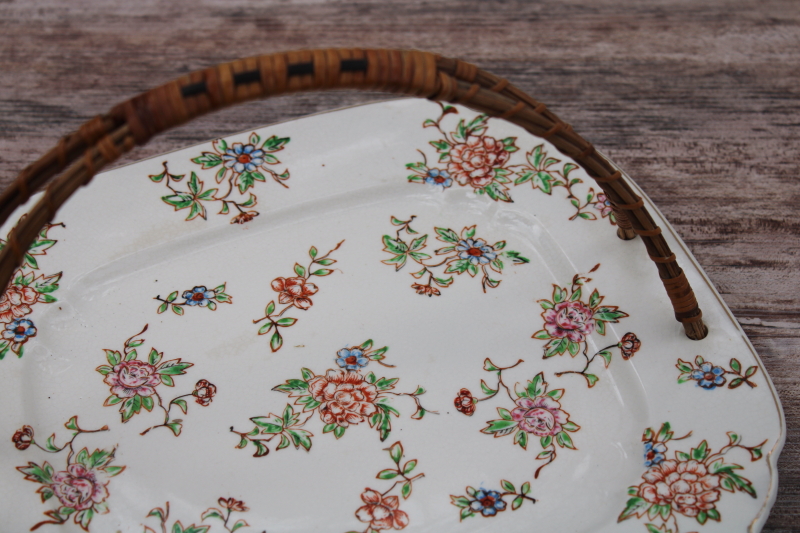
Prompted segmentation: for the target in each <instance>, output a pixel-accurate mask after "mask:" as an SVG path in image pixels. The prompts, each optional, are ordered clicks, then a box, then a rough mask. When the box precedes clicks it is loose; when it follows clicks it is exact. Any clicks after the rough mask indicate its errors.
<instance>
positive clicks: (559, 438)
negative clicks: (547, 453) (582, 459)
mask: <svg viewBox="0 0 800 533" xmlns="http://www.w3.org/2000/svg"><path fill="white" fill-rule="evenodd" d="M556 442H557V443H558V445H559V446H561V447H562V448H569V449H571V450H574V449H575V445H574V444H572V437H570V436H569V434H568V433H567V432H566V431H561V432H559V433H557V434H556Z"/></svg>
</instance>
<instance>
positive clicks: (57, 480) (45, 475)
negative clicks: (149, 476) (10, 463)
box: [11, 416, 125, 531]
mask: <svg viewBox="0 0 800 533" xmlns="http://www.w3.org/2000/svg"><path fill="white" fill-rule="evenodd" d="M64 427H65V428H67V429H68V430H70V431H72V438H70V439H69V440H68V441H67V442H66V443H65V444H64V445H63V446H58V445H57V444H56V443H55V440H56V435H55V433H53V434H52V435H50V437H48V438H47V440H46V441H45V443H44V444H41V443H40V442H37V441H36V438H35V434H34V430H33V428H32V427H31V426H23V427H22V428H21V429H19V430H18V431H16V432H15V433H14V436H13V437H12V438H11V440H12V442H13V443H14V446H15V447H16V448H17V449H18V450H21V451H24V450H27V449H28V448H29V447H31V446H34V447H36V448H39V449H40V450H42V451H44V452H47V453H51V454H57V453H61V452H63V451H65V450H67V451H68V453H67V457H66V469H65V470H62V471H59V472H56V471H55V469H54V468H53V466H52V465H51V464H50V463H48V462H47V461H45V462H44V463H42V464H41V465H39V464H37V463H33V462H29V463H28V464H27V465H26V466H18V467H17V470H19V471H20V472H21V473H22V474H24V475H25V479H26V480H27V481H33V482H34V483H39V484H40V485H41V487H39V489H38V490H37V491H36V492H37V493H38V494H39V495H40V496H41V498H42V503H45V502H47V501H50V500H52V499H53V498H55V501H57V502H58V507H57V508H56V509H51V510H49V511H45V513H44V514H45V516H47V518H48V519H47V520H44V521H42V522H39V523H38V524H35V525H34V526H33V527H31V531H35V530H37V529H39V528H40V527H42V526H44V525H47V524H55V525H60V524H65V523H67V522H69V520H70V518H72V521H73V522H74V523H75V524H77V525H79V526H80V527H81V529H83V530H84V531H89V525H90V524H91V522H92V519H93V518H94V517H95V515H98V514H106V513H108V511H109V508H108V503H107V502H106V499H107V498H108V496H109V492H108V485H109V481H110V479H111V478H112V477H114V476H116V475H118V474H120V473H122V471H123V470H125V467H124V466H111V463H112V462H113V461H114V452H115V451H116V449H112V450H95V451H93V452H89V450H88V449H87V448H83V449H81V450H79V451H78V452H77V453H76V452H75V448H74V442H75V439H76V438H77V437H78V436H79V435H82V434H84V433H98V432H101V431H108V426H103V427H102V428H100V429H93V430H87V429H83V428H81V427H80V425H79V424H78V417H77V416H73V417H72V418H70V419H69V420H68V421H67V423H66V424H64Z"/></svg>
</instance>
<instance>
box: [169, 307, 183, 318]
mask: <svg viewBox="0 0 800 533" xmlns="http://www.w3.org/2000/svg"><path fill="white" fill-rule="evenodd" d="M172 312H173V313H175V314H176V315H178V316H182V315H183V307H181V306H178V305H173V306H172Z"/></svg>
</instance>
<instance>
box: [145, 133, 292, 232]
mask: <svg viewBox="0 0 800 533" xmlns="http://www.w3.org/2000/svg"><path fill="white" fill-rule="evenodd" d="M289 141H290V139H289V138H288V137H278V136H276V135H273V136H271V137H270V138H268V139H267V140H265V141H264V142H263V143H262V142H261V137H260V136H259V135H258V134H256V133H251V134H250V137H249V138H248V142H247V143H240V142H237V143H233V144H232V145H231V146H228V143H227V141H225V140H224V139H219V140H217V141H214V142H213V143H212V145H211V146H212V148H213V151H212V152H203V153H202V154H201V155H200V156H199V157H195V158H193V159H192V162H194V163H197V164H198V165H200V166H201V168H202V169H203V170H209V169H213V168H216V167H220V168H219V170H217V172H216V174H215V176H214V179H215V180H216V182H217V184H219V185H220V188H213V189H206V188H205V184H204V183H203V181H201V180H200V179H199V178H198V177H197V174H196V173H195V172H192V173H191V176H190V178H189V180H188V181H187V182H186V185H187V189H188V190H185V191H181V190H178V189H176V187H177V186H178V184H179V183H180V182H181V181H182V180H183V178H184V177H185V174H180V175H177V174H171V173H170V172H169V169H168V168H167V162H166V161H165V162H164V163H163V166H164V171H163V172H162V173H160V174H153V175H151V176H150V179H151V180H152V181H153V182H155V183H162V182H163V183H164V184H165V185H166V187H167V188H168V189H169V190H170V193H171V194H168V195H166V196H163V197H162V198H161V199H162V200H163V201H164V203H166V204H169V205H171V206H172V207H173V208H174V209H175V211H180V210H183V209H188V210H189V213H188V215H187V216H186V220H194V219H195V218H197V217H201V218H203V219H206V218H207V211H206V205H207V204H209V203H214V202H219V203H220V204H221V206H220V211H219V214H220V215H227V214H230V213H237V214H236V215H235V216H233V217H232V218H231V224H244V223H245V222H249V221H251V220H253V218H255V217H256V216H258V211H255V210H253V209H252V208H253V207H255V206H256V204H257V198H256V195H254V194H253V193H252V192H251V193H248V194H249V196H248V197H247V199H239V200H238V201H237V200H235V199H233V198H232V195H233V194H234V191H236V192H237V193H238V194H239V195H244V194H245V193H247V191H248V190H250V189H251V188H254V187H255V185H256V182H259V181H262V182H265V181H267V178H266V176H265V175H264V174H265V173H266V174H267V175H269V176H270V177H271V178H272V179H273V180H275V182H277V183H279V184H280V185H282V186H283V187H288V186H287V185H286V183H285V182H286V180H288V179H289V171H288V170H285V171H284V172H283V173H281V174H278V173H277V172H275V171H274V170H272V169H271V168H270V167H269V165H277V164H279V163H280V161H279V160H278V158H277V157H275V155H273V154H275V153H276V152H280V151H281V150H283V149H284V148H285V147H286V145H287V144H288V143H289ZM223 182H224V184H223ZM223 188H224V189H226V190H225V192H224V194H223V192H222V189H223ZM231 207H233V209H235V211H233V210H232V209H231Z"/></svg>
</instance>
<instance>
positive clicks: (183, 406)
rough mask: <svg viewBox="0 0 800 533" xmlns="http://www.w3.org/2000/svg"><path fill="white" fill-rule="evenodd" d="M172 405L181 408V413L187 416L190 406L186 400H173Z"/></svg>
mask: <svg viewBox="0 0 800 533" xmlns="http://www.w3.org/2000/svg"><path fill="white" fill-rule="evenodd" d="M172 403H174V404H175V405H177V406H178V407H180V409H181V411H183V414H186V413H187V411H188V410H189V406H188V405H187V404H186V400H183V399H180V398H178V399H177V400H172Z"/></svg>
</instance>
